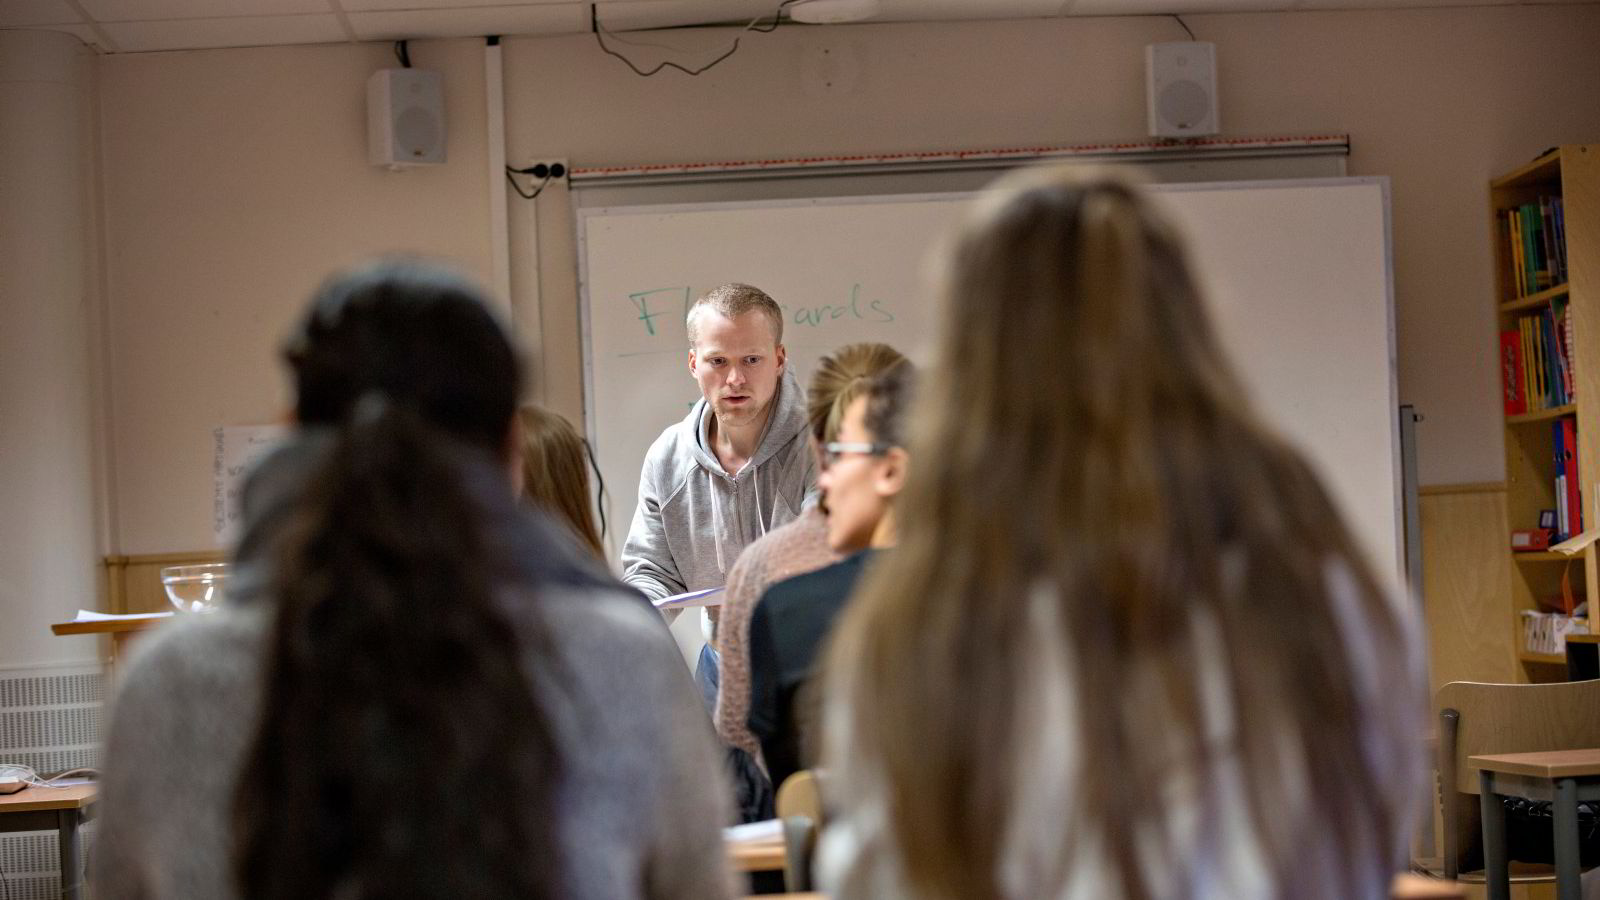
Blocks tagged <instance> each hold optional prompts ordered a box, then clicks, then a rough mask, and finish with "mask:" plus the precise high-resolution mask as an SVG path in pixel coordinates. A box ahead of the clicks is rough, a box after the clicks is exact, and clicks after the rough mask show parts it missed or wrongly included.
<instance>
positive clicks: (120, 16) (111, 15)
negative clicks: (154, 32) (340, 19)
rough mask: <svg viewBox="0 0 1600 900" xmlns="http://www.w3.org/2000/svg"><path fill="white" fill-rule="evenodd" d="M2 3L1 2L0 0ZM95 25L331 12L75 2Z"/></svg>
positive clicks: (204, 1) (265, 1)
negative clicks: (97, 23) (80, 5)
mask: <svg viewBox="0 0 1600 900" xmlns="http://www.w3.org/2000/svg"><path fill="white" fill-rule="evenodd" d="M0 2H3V0H0ZM78 2H79V3H81V4H83V11H84V12H86V13H88V14H89V15H90V16H92V17H93V18H94V20H95V21H96V22H146V21H154V20H157V19H220V18H232V17H233V16H294V15H305V14H310V13H332V12H333V7H331V6H329V4H328V0H232V2H228V3H218V2H217V0H78Z"/></svg>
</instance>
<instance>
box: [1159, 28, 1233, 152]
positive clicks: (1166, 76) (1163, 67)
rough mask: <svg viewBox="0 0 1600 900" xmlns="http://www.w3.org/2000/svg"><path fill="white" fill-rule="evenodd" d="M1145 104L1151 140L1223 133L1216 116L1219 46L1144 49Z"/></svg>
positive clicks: (1181, 44)
mask: <svg viewBox="0 0 1600 900" xmlns="http://www.w3.org/2000/svg"><path fill="white" fill-rule="evenodd" d="M1144 68H1145V102H1146V105H1147V106H1148V108H1149V111H1150V135H1151V137H1195V136H1198V135H1204V134H1216V133H1217V132H1218V131H1219V130H1221V126H1220V125H1219V124H1218V117H1217V45H1216V44H1212V43H1208V42H1205V41H1179V42H1174V43H1168V44H1148V45H1146V46H1145V48H1144Z"/></svg>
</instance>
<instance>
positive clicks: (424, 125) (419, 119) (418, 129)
mask: <svg viewBox="0 0 1600 900" xmlns="http://www.w3.org/2000/svg"><path fill="white" fill-rule="evenodd" d="M394 137H395V142H396V143H397V144H398V145H399V148H398V149H399V150H400V155H401V156H402V157H411V158H415V159H428V158H431V157H433V156H434V155H435V154H437V153H438V152H439V137H440V135H439V119H438V117H436V116H435V115H433V114H432V113H430V112H428V111H427V110H423V109H417V108H415V107H413V108H411V109H408V110H406V111H405V112H402V113H401V114H400V115H399V117H398V118H396V119H395V122H394Z"/></svg>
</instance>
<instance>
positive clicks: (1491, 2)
mask: <svg viewBox="0 0 1600 900" xmlns="http://www.w3.org/2000/svg"><path fill="white" fill-rule="evenodd" d="M1505 2H1506V0H1300V2H1299V3H1297V4H1296V5H1295V6H1294V9H1297V10H1306V11H1313V10H1319V9H1413V8H1417V7H1423V6H1500V5H1503V4H1504V3H1505ZM1539 2H1540V3H1551V2H1555V3H1559V2H1562V0H1539ZM1577 2H1584V3H1588V2H1592V0H1577Z"/></svg>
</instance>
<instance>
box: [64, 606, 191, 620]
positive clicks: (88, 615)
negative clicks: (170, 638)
mask: <svg viewBox="0 0 1600 900" xmlns="http://www.w3.org/2000/svg"><path fill="white" fill-rule="evenodd" d="M170 618H172V613H170V612H155V613H120V614H118V613H103V612H95V611H94V610H92V609H80V610H78V615H77V616H76V617H75V618H73V620H72V621H74V622H148V621H150V620H152V619H170Z"/></svg>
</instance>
